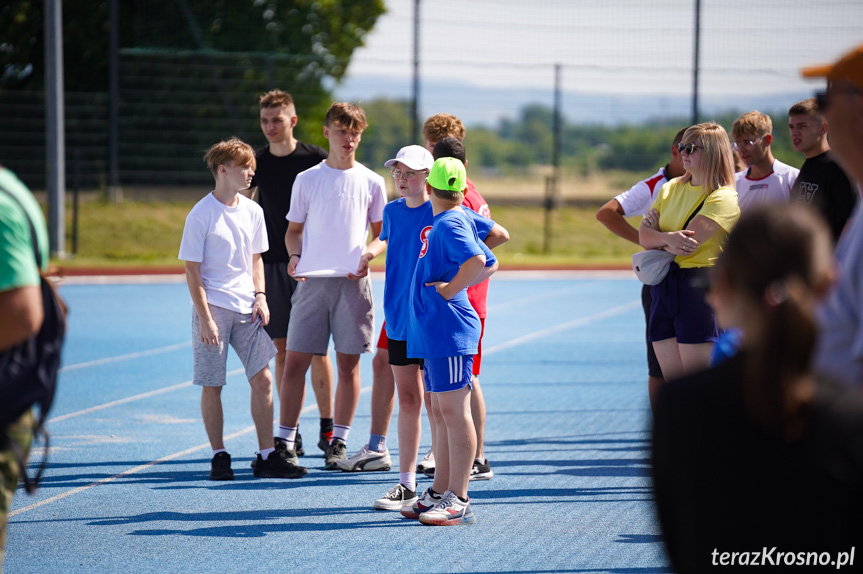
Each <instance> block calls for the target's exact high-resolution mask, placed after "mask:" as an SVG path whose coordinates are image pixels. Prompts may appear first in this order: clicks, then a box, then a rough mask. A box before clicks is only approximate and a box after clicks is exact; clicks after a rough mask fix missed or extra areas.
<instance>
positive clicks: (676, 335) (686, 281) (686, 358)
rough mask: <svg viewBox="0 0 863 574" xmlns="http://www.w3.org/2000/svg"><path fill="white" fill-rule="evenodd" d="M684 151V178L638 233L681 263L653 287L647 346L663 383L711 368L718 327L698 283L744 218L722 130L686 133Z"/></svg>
mask: <svg viewBox="0 0 863 574" xmlns="http://www.w3.org/2000/svg"><path fill="white" fill-rule="evenodd" d="M679 150H680V152H681V154H682V155H683V167H684V169H686V175H684V176H683V177H679V178H676V179H673V180H671V181H669V182H668V183H666V184H665V185H664V186H662V189H661V190H660V191H659V194H658V195H657V198H656V200H654V202H653V205H652V206H651V208H650V210H649V211H648V212H647V214H646V215H645V216H644V219H643V220H642V222H641V226H640V227H639V230H638V234H639V243H641V245H642V247H644V248H646V249H664V250H665V251H668V252H669V253H671V254H673V255H675V256H676V257H675V258H674V261H672V262H671V264H670V265H671V267H670V270H669V272H668V275H666V277H665V278H664V279H663V280H662V282H661V283H659V284H658V285H652V286H651V287H650V296H651V300H652V301H651V307H650V317H649V320H648V338H649V339H650V341H651V343H652V344H653V349H654V351H655V352H656V358H657V359H659V366H660V367H661V369H662V374H663V375H664V376H665V380H666V381H670V380H673V379H676V378H678V377H681V376H683V375H687V374H690V373H695V372H698V371H700V370H703V369H705V368H707V366H708V365H709V363H710V356H711V352H712V350H713V341H714V340H715V338H716V336H717V329H716V322H715V320H714V317H713V310H712V309H711V308H710V305H708V303H707V301H706V299H705V297H704V292H703V291H702V290H701V289H699V288H698V287H696V286H695V283H697V282H698V281H699V280H702V279H703V278H704V275H705V272H706V271H707V270H708V269H709V268H710V267H712V266H713V264H714V262H715V260H716V257H717V256H718V255H719V252H720V251H721V250H722V243H723V241H724V239H725V237H726V236H727V234H728V233H729V232H730V231H731V229H732V228H733V227H734V224H735V223H737V219H738V218H739V217H740V209H739V207H738V206H737V193H736V192H735V191H734V164H733V163H732V157H731V143H730V141H729V140H728V135H727V134H726V133H725V130H724V129H723V128H722V126H720V125H718V124H716V123H713V122H707V123H703V124H697V125H694V126H691V127H689V128H687V130H686V132H685V133H684V134H683V140H682V141H681V142H680V144H679ZM687 222H688V223H687Z"/></svg>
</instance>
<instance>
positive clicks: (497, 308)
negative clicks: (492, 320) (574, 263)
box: [488, 286, 578, 313]
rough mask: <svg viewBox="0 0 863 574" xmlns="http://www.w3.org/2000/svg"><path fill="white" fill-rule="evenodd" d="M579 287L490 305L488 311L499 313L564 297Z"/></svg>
mask: <svg viewBox="0 0 863 574" xmlns="http://www.w3.org/2000/svg"><path fill="white" fill-rule="evenodd" d="M577 288H578V287H577V286H572V287H566V288H564V289H557V290H556V291H549V292H548V293H536V294H535V295H528V296H527V297H522V298H521V299H514V300H512V301H506V302H505V303H498V304H497V305H489V306H488V310H489V311H492V312H495V313H497V312H498V311H500V310H501V309H506V308H508V307H515V306H517V305H523V304H524V303H528V302H530V301H536V300H542V299H546V298H548V297H555V296H558V295H563V294H564V293H569V292H571V291H573V290H575V289H577Z"/></svg>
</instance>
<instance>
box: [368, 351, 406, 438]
mask: <svg viewBox="0 0 863 574" xmlns="http://www.w3.org/2000/svg"><path fill="white" fill-rule="evenodd" d="M389 361H390V353H389V351H388V350H387V349H382V348H380V347H379V348H378V350H377V352H376V353H375V356H374V358H373V359H372V422H371V429H370V432H371V434H376V435H381V436H386V435H387V432H389V428H390V419H391V418H392V416H393V410H394V409H395V402H396V401H395V399H396V394H395V391H396V384H395V376H394V375H393V367H392V366H391V365H390V362H389ZM399 403H401V393H399ZM399 408H400V409H401V407H399ZM399 432H401V431H399ZM399 443H400V445H399V450H400V451H401V439H399Z"/></svg>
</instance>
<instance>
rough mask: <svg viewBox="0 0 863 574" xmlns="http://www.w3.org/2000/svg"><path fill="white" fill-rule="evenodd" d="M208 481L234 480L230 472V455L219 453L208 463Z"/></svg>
mask: <svg viewBox="0 0 863 574" xmlns="http://www.w3.org/2000/svg"><path fill="white" fill-rule="evenodd" d="M210 480H234V471H233V470H231V455H229V454H228V453H226V452H220V453H218V454H217V455H216V456H214V457H213V460H212V461H210Z"/></svg>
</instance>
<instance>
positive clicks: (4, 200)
mask: <svg viewBox="0 0 863 574" xmlns="http://www.w3.org/2000/svg"><path fill="white" fill-rule="evenodd" d="M0 187H2V188H3V189H5V190H7V191H9V193H11V194H12V195H13V196H15V197H16V198H17V199H18V201H19V202H20V204H21V205H23V206H24V210H25V211H22V210H21V206H20V205H19V204H18V202H16V201H15V200H13V199H12V198H11V197H9V196H8V195H6V194H5V193H2V192H0V291H8V290H9V289H15V288H18V287H25V286H28V285H39V269H37V267H36V259H35V257H34V256H33V241H32V239H31V235H30V223H29V220H32V221H33V225H34V226H35V227H36V238H37V240H38V241H39V250H40V252H41V254H42V266H43V267H45V268H47V266H48V254H49V246H48V229H47V227H46V225H45V216H44V215H43V214H42V209H41V208H40V207H39V203H38V202H37V201H36V198H35V197H34V196H33V194H32V193H31V192H30V190H29V189H27V186H26V185H24V184H23V183H22V182H21V180H20V179H18V177H17V176H16V175H15V174H14V173H12V172H11V171H9V170H8V169H5V168H3V167H0ZM25 212H26V213H25Z"/></svg>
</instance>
